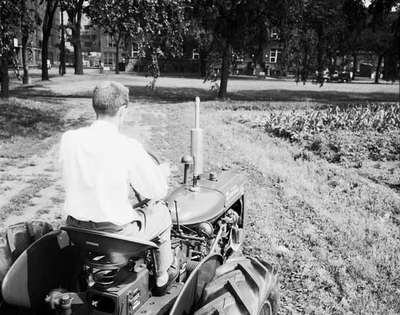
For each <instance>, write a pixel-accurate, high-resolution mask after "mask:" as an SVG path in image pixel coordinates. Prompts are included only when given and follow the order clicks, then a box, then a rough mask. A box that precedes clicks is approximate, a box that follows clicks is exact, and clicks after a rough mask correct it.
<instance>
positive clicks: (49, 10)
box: [42, 0, 59, 81]
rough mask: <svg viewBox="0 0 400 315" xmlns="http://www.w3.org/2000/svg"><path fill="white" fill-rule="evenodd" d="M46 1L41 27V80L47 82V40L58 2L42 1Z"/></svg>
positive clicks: (54, 0)
mask: <svg viewBox="0 0 400 315" xmlns="http://www.w3.org/2000/svg"><path fill="white" fill-rule="evenodd" d="M43 1H46V10H45V13H44V18H43V25H42V33H43V40H42V80H43V81H45V80H49V71H48V68H47V59H48V57H49V39H50V35H51V29H52V27H53V20H54V14H55V12H56V10H57V7H58V4H59V3H58V0H42V3H43Z"/></svg>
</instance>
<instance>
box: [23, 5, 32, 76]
mask: <svg viewBox="0 0 400 315" xmlns="http://www.w3.org/2000/svg"><path fill="white" fill-rule="evenodd" d="M27 14H29V13H28V12H27V11H26V3H25V0H23V1H21V35H22V36H21V40H22V43H21V44H22V51H21V55H22V56H21V57H22V69H23V76H22V84H28V83H29V71H28V65H27V64H26V49H27V44H28V39H29V31H30V30H29V28H28V25H27V22H26V19H27Z"/></svg>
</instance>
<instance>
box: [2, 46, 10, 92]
mask: <svg viewBox="0 0 400 315" xmlns="http://www.w3.org/2000/svg"><path fill="white" fill-rule="evenodd" d="M0 74H1V94H0V95H1V97H5V98H8V96H9V77H8V55H7V53H4V54H3V55H2V56H1V57H0Z"/></svg>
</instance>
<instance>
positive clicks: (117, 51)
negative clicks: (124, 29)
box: [115, 37, 119, 74]
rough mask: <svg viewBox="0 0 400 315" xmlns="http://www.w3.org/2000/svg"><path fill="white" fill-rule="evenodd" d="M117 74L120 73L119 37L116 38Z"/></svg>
mask: <svg viewBox="0 0 400 315" xmlns="http://www.w3.org/2000/svg"><path fill="white" fill-rule="evenodd" d="M115 74H119V37H118V39H116V40H115Z"/></svg>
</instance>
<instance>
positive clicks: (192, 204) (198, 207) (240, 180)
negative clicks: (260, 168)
mask: <svg viewBox="0 0 400 315" xmlns="http://www.w3.org/2000/svg"><path fill="white" fill-rule="evenodd" d="M209 178H212V180H210V179H202V180H200V181H199V182H198V187H197V189H196V190H195V191H193V190H192V189H191V187H190V186H181V187H179V188H178V189H176V190H175V191H173V192H172V193H171V194H170V195H169V196H168V198H167V199H166V201H167V204H168V208H169V209H170V211H171V216H172V222H173V223H174V224H176V223H177V215H176V211H175V202H176V205H177V208H178V217H179V223H180V224H185V225H193V224H198V223H201V222H205V221H213V220H214V219H216V218H218V217H219V216H220V215H221V214H222V213H223V212H224V211H225V210H226V209H227V208H229V207H230V206H231V205H232V204H233V203H234V202H235V201H237V200H238V199H239V198H240V196H241V195H243V192H244V182H245V179H244V177H243V176H242V175H240V174H237V173H235V172H233V171H223V172H222V173H221V174H219V176H215V175H214V174H213V176H210V177H209Z"/></svg>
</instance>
